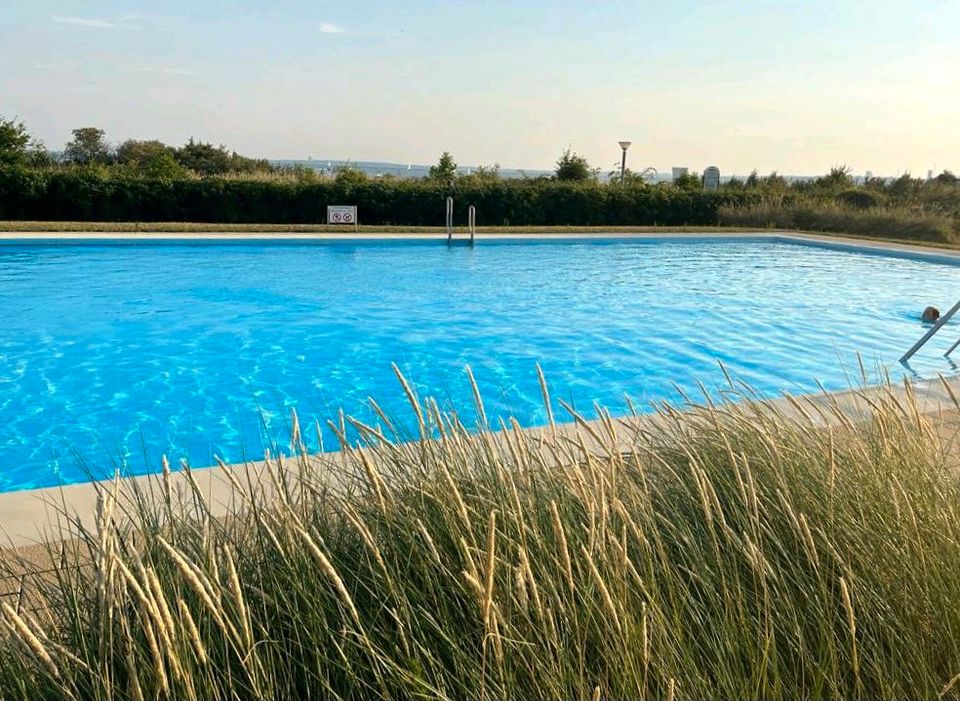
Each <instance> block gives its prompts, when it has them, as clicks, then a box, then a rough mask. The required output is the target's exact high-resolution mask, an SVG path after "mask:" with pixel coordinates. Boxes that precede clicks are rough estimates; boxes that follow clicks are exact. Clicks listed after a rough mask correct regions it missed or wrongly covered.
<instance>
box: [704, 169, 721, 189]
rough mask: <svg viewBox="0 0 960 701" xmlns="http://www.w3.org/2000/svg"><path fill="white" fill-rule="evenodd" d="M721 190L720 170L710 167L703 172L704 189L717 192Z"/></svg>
mask: <svg viewBox="0 0 960 701" xmlns="http://www.w3.org/2000/svg"><path fill="white" fill-rule="evenodd" d="M719 188H720V169H719V168H717V167H716V166H710V167H709V168H706V169H704V171H703V189H704V190H717V189H719Z"/></svg>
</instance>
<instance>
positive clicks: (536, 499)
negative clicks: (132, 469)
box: [0, 385, 960, 699]
mask: <svg viewBox="0 0 960 701" xmlns="http://www.w3.org/2000/svg"><path fill="white" fill-rule="evenodd" d="M544 393H545V394H546V386H545V385H544ZM479 396H480V395H479V393H478V395H477V397H478V412H477V414H478V416H479V417H481V419H480V420H481V421H483V419H482V417H483V416H484V413H483V409H482V404H480V403H479V402H480V400H479ZM409 397H410V400H411V403H412V406H413V408H414V411H416V412H417V415H418V417H419V420H420V424H421V426H422V430H423V436H424V437H423V438H422V439H421V440H415V441H413V442H405V443H400V442H397V441H395V440H394V438H393V434H392V432H391V429H390V422H389V418H388V417H386V416H384V417H383V420H382V422H381V425H380V426H377V427H370V426H364V425H361V424H358V423H356V422H353V425H354V427H355V428H357V429H358V430H360V432H361V433H362V434H364V436H365V437H366V439H367V443H368V445H369V447H368V448H366V449H363V450H359V449H348V450H347V451H346V452H345V453H344V454H343V455H342V456H341V458H340V459H341V460H342V462H341V463H338V465H337V466H336V468H335V470H336V471H335V472H331V471H332V470H334V466H333V465H327V468H324V467H323V465H324V463H319V462H317V461H316V460H314V459H312V458H310V457H308V456H305V455H303V454H301V455H300V457H299V458H297V459H293V460H274V461H272V462H271V463H270V465H269V469H268V470H267V475H268V477H267V479H266V481H265V482H264V483H263V484H260V485H257V484H254V483H252V482H250V483H248V482H245V481H241V480H240V479H239V478H238V477H237V476H236V475H235V474H234V473H233V472H230V471H229V468H225V469H226V470H227V473H226V476H227V477H228V478H229V479H234V480H235V482H236V483H235V489H236V496H237V501H236V503H235V504H234V505H233V507H232V509H231V510H230V513H229V515H228V516H226V517H222V518H214V517H213V516H212V511H211V505H210V504H209V503H208V502H207V501H206V500H205V499H204V498H203V497H202V493H203V491H202V490H201V489H200V487H199V486H197V481H196V475H194V474H193V473H188V474H187V475H186V479H185V480H183V479H181V480H180V482H179V483H181V484H186V485H187V487H186V488H182V489H181V488H176V487H175V484H176V483H178V482H177V480H176V479H175V478H177V475H176V474H175V473H171V472H170V470H169V468H168V466H166V465H164V470H163V472H162V473H161V474H160V475H159V476H158V477H157V478H156V479H155V481H154V482H153V483H152V486H151V489H150V490H149V491H147V490H143V489H133V488H132V485H131V484H124V483H121V482H117V483H114V484H113V485H107V486H104V487H102V494H101V500H100V508H99V512H98V519H97V525H96V526H95V527H93V528H83V527H79V526H77V525H71V524H70V522H68V521H64V523H63V529H64V530H63V532H62V535H63V536H64V537H65V538H66V537H69V538H72V539H71V540H70V541H69V542H68V543H67V545H66V547H65V552H64V553H61V552H60V551H59V548H60V546H59V545H53V546H51V556H53V559H54V560H55V561H56V562H57V563H58V564H57V567H56V568H55V571H54V573H53V574H52V575H51V576H49V577H48V578H46V579H39V580H37V581H35V582H33V584H32V591H31V592H30V593H29V594H26V595H24V597H23V598H22V600H21V602H20V605H19V607H18V606H15V605H12V604H7V605H5V606H4V607H3V610H2V612H0V635H2V642H0V698H3V699H120V698H123V699H294V698H296V699H368V698H394V699H413V698H417V699H430V698H451V699H520V698H523V699H587V698H595V699H598V698H620V699H624V698H636V699H641V698H642V699H648V698H649V699H653V698H662V699H681V698H697V699H714V698H715V699H731V698H736V699H745V698H758V699H772V698H813V699H824V698H831V699H834V698H843V699H849V698H861V699H880V698H884V699H893V698H935V697H937V696H938V695H941V694H943V695H946V696H948V697H951V698H952V697H955V696H956V695H957V694H956V691H957V688H958V687H956V686H954V684H955V683H956V680H957V678H958V677H957V676H956V675H958V673H960V607H958V605H957V602H958V601H960V513H958V508H960V487H958V483H957V479H956V475H955V473H954V468H953V466H952V465H951V454H950V450H949V446H947V445H946V444H945V443H944V441H943V440H941V438H940V437H939V436H938V434H937V433H936V432H935V431H934V430H933V429H932V427H931V425H930V423H929V422H928V421H927V419H926V418H925V417H924V416H921V415H920V414H919V413H918V412H917V411H916V407H915V406H914V405H913V404H912V403H911V402H910V401H909V400H908V401H906V402H898V401H897V400H896V399H895V398H894V393H892V392H891V393H888V394H887V395H884V396H883V397H881V399H879V400H876V401H875V403H876V415H875V417H874V419H873V420H871V421H870V422H868V423H865V424H862V425H859V424H858V425H855V424H853V423H851V422H850V420H849V418H847V417H846V416H845V415H843V414H842V413H839V412H836V413H834V414H833V415H832V416H828V417H827V418H828V419H829V422H825V421H824V417H823V416H822V415H818V414H816V412H814V411H813V409H812V408H810V407H807V408H804V405H802V404H800V403H798V404H797V405H796V407H794V408H793V410H792V411H790V412H787V411H785V410H777V409H774V408H770V407H764V406H761V405H755V404H739V405H736V406H734V405H728V404H720V405H712V406H706V407H704V408H702V409H699V410H697V411H694V412H692V413H686V414H680V413H678V412H676V411H673V410H671V409H669V408H668V409H664V410H663V411H662V412H661V413H660V414H659V415H658V416H657V417H655V418H654V419H653V420H651V421H645V422H640V421H632V420H631V421H627V422H618V421H615V420H611V419H609V418H604V419H603V420H601V421H599V422H597V423H592V424H587V423H579V424H578V425H577V426H576V427H575V429H569V428H566V427H561V426H551V427H548V428H546V429H545V430H544V431H542V432H541V433H539V434H531V433H526V432H523V431H520V430H519V428H518V427H517V426H516V425H510V426H502V427H499V428H500V430H498V431H482V432H479V433H473V432H469V431H467V430H466V429H465V428H464V426H463V424H462V423H461V422H460V419H458V418H457V417H455V416H450V415H445V414H442V413H441V412H439V411H438V410H437V407H436V404H435V403H433V402H430V401H427V400H423V399H421V398H418V397H416V396H415V395H414V394H413V393H412V392H411V393H410V395H409ZM798 407H799V408H798ZM825 423H828V425H826V426H825V425H824V424H825ZM346 424H347V421H346V420H345V422H344V425H346ZM437 434H439V437H438V438H436V439H432V438H428V436H432V435H437ZM292 438H293V441H292V442H293V444H294V445H302V441H301V440H300V438H301V437H300V427H299V425H298V424H297V423H296V422H294V435H293V437H292ZM181 477H182V476H181ZM191 485H192V486H191ZM18 608H19V610H18Z"/></svg>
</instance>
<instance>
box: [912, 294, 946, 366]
mask: <svg viewBox="0 0 960 701" xmlns="http://www.w3.org/2000/svg"><path fill="white" fill-rule="evenodd" d="M958 311H960V302H957V303H956V304H954V305H953V306H952V307H950V308H949V309H948V310H947V312H946V314H944V315H943V316H941V317H940V318H939V319H937V323H936V324H934V325H933V328H931V329H930V330H929V331H927V332H926V333H925V334H923V338H921V339H920V340H919V341H917V342H916V343H914V344H913V347H912V348H911V349H910V350H908V351H907V352H906V353H904V354H903V355H902V356H901V358H900V362H901V363H905V362H907V361H908V360H910V358H912V357H913V354H914V353H916V352H917V351H918V350H920V349H921V348H923V345H924V344H925V343H926V342H927V341H929V340H930V339H931V338H933V337H934V335H935V334H936V333H937V331H939V330H940V329H942V328H943V326H944V325H945V324H946V323H947V322H948V321H950V317H952V316H953V315H954V314H956V313H957V312H958ZM957 346H960V339H958V340H957V342H956V343H954V344H953V345H952V346H950V348H949V349H947V352H946V353H944V354H943V356H944V357H947V356H948V355H950V354H951V353H953V351H955V350H956V349H957Z"/></svg>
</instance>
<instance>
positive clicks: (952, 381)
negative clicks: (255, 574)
mask: <svg viewBox="0 0 960 701" xmlns="http://www.w3.org/2000/svg"><path fill="white" fill-rule="evenodd" d="M891 394H892V395H893V396H894V397H896V398H898V399H906V398H907V397H908V396H912V397H913V398H914V399H915V400H916V404H917V409H918V412H919V413H920V414H924V415H936V414H938V413H942V412H944V411H957V410H958V409H960V407H958V406H957V404H956V403H955V399H954V398H955V397H957V396H960V376H951V377H947V376H942V375H941V376H938V377H937V378H935V379H920V380H904V382H903V383H902V384H890V385H878V386H871V387H866V388H862V389H847V390H842V391H837V392H817V393H812V394H803V395H788V394H786V393H784V394H782V395H781V396H779V397H776V398H772V399H757V400H752V401H751V402H750V403H753V404H760V405H763V406H766V407H769V408H770V409H774V410H776V411H778V412H781V413H783V414H785V415H787V416H799V415H801V412H800V411H799V410H798V409H797V406H798V404H800V405H802V406H805V407H807V408H808V409H812V410H813V413H812V414H809V415H816V417H817V418H820V419H822V420H823V421H824V422H825V423H824V425H827V423H826V422H828V421H830V420H831V419H830V416H831V415H832V412H835V411H839V412H841V413H842V414H843V415H844V416H846V417H848V418H851V419H853V420H862V419H864V418H866V417H868V416H869V415H870V414H871V413H872V411H873V408H874V407H875V406H876V400H877V399H878V398H880V397H882V396H884V395H886V396H890V395H891ZM818 408H819V409H823V410H825V411H818ZM696 410H697V407H696V406H692V407H689V409H688V410H687V411H689V412H695V411H696ZM658 420H659V418H658V415H657V414H642V415H636V416H627V417H622V418H618V419H615V422H616V423H617V424H618V425H620V426H623V427H626V428H628V429H634V430H637V429H639V430H642V429H643V428H645V427H646V428H648V427H653V426H655V424H656V422H657V421H658ZM836 420H837V419H836V417H834V418H833V419H832V421H836ZM587 423H588V424H589V425H590V427H591V428H594V427H595V428H596V429H597V430H598V433H599V434H604V433H605V431H606V429H605V427H604V425H603V423H602V422H601V421H600V420H593V421H588V422H587ZM577 427H578V425H577V424H576V423H572V422H571V423H562V424H558V425H557V428H558V431H560V432H561V433H567V434H569V433H570V432H573V431H576V429H577ZM549 430H550V428H549V427H546V426H537V427H531V428H525V429H523V432H524V434H525V435H527V436H530V437H531V438H536V437H537V436H541V435H543V434H545V433H546V432H547V431H549ZM581 435H582V434H581ZM308 459H309V460H310V461H311V462H312V463H313V464H314V465H315V466H316V467H317V468H318V469H326V468H329V467H333V466H336V465H337V464H338V463H340V464H343V463H344V461H345V459H346V455H345V453H342V452H330V453H323V454H320V455H315V456H309V458H308ZM225 469H226V470H229V471H230V472H231V477H232V478H233V479H235V480H238V481H239V483H240V484H248V483H250V482H252V483H253V484H255V485H258V486H267V485H269V476H268V475H267V470H266V467H265V464H264V462H263V461H256V462H247V463H236V464H232V465H227V466H225V468H223V467H220V466H208V467H200V468H192V469H191V471H190V477H192V479H193V480H194V482H195V483H196V484H197V486H198V487H199V488H200V490H201V491H202V492H203V494H204V496H205V497H206V498H207V500H208V504H209V505H210V508H211V515H212V516H214V517H219V516H222V515H226V514H227V513H228V511H229V510H230V508H231V505H234V504H236V503H237V497H236V495H235V492H234V487H233V483H232V480H231V478H230V477H228V476H227V475H226V474H225ZM171 482H172V485H173V488H174V489H175V490H176V489H189V488H190V485H189V482H188V476H187V475H186V474H185V473H184V472H183V471H176V472H173V473H172V474H171ZM111 484H112V482H111V481H110V480H105V481H99V482H81V483H76V484H69V485H63V486H59V487H43V488H38V489H25V490H18V491H13V492H3V493H0V551H7V552H9V551H20V550H24V549H31V548H36V547H40V548H42V547H44V544H46V543H51V542H53V543H55V542H57V538H56V524H57V519H58V518H59V517H60V516H62V515H63V514H67V515H68V516H69V518H70V519H71V520H73V521H78V522H81V523H83V524H84V525H85V526H86V527H88V528H91V529H92V528H94V527H95V524H96V518H97V512H98V499H99V494H100V493H102V492H103V490H104V489H110V487H111ZM120 485H121V488H123V489H127V490H130V491H131V492H135V491H137V490H139V491H140V493H143V494H151V493H153V492H154V491H155V490H156V488H157V485H158V474H157V473H153V474H147V475H139V476H133V477H127V478H123V479H121V480H120ZM0 596H2V593H0Z"/></svg>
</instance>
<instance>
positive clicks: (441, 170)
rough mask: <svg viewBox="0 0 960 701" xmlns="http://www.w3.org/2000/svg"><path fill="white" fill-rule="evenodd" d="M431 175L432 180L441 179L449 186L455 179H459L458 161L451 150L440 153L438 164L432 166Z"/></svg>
mask: <svg viewBox="0 0 960 701" xmlns="http://www.w3.org/2000/svg"><path fill="white" fill-rule="evenodd" d="M429 177H430V179H431V180H440V181H441V182H443V183H444V184H446V185H447V186H448V187H449V186H451V185H453V181H454V180H456V179H457V162H456V161H455V160H453V156H451V155H450V152H449V151H444V152H443V153H441V154H440V160H439V161H437V165H435V166H430V175H429Z"/></svg>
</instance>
